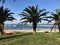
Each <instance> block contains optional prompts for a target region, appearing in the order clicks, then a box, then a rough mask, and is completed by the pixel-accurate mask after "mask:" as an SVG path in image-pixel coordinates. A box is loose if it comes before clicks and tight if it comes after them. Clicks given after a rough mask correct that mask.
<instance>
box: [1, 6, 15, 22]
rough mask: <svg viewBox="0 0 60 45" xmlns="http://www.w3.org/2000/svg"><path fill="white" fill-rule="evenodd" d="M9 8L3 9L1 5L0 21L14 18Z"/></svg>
mask: <svg viewBox="0 0 60 45" xmlns="http://www.w3.org/2000/svg"><path fill="white" fill-rule="evenodd" d="M12 14H14V13H11V12H10V10H9V9H8V8H6V9H3V6H1V7H0V22H1V23H3V22H5V21H6V20H9V21H12V20H13V19H14V20H15V18H14V17H13V16H12Z"/></svg>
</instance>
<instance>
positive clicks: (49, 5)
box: [0, 0, 60, 23]
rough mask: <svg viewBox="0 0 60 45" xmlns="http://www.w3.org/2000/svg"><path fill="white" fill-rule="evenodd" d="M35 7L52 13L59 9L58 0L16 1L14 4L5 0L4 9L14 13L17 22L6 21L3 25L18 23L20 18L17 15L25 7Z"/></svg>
mask: <svg viewBox="0 0 60 45" xmlns="http://www.w3.org/2000/svg"><path fill="white" fill-rule="evenodd" d="M1 5H2V4H1V2H0V6H1ZM36 5H38V7H39V9H46V11H49V12H54V10H55V9H58V8H60V0H16V1H15V2H13V0H6V2H5V3H4V8H9V9H10V10H11V12H14V15H13V16H14V17H15V18H16V19H18V20H17V21H13V22H8V21H6V22H5V23H19V19H20V18H21V17H20V16H19V15H18V14H21V12H23V9H25V8H26V7H28V6H36Z"/></svg>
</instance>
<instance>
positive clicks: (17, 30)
mask: <svg viewBox="0 0 60 45" xmlns="http://www.w3.org/2000/svg"><path fill="white" fill-rule="evenodd" d="M50 31H51V30H36V32H50ZM4 32H27V33H29V32H33V30H4ZM51 32H59V30H52V31H51Z"/></svg>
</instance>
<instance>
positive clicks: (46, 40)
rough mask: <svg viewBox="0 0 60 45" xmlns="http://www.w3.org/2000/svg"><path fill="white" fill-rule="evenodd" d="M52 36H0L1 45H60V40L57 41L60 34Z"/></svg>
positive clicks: (27, 34) (29, 34) (30, 34)
mask: <svg viewBox="0 0 60 45" xmlns="http://www.w3.org/2000/svg"><path fill="white" fill-rule="evenodd" d="M52 34H53V36H51V35H48V34H45V33H37V34H35V35H33V34H32V33H25V34H21V33H20V34H16V35H0V45H60V40H57V38H60V37H58V36H59V35H60V33H52ZM55 35H56V36H55Z"/></svg>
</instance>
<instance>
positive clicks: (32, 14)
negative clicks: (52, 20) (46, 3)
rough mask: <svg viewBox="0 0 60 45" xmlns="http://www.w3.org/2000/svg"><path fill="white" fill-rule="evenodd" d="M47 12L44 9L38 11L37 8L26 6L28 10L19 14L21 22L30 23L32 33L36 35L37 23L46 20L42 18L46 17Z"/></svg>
mask: <svg viewBox="0 0 60 45" xmlns="http://www.w3.org/2000/svg"><path fill="white" fill-rule="evenodd" d="M46 14H47V12H46V10H45V9H42V10H39V9H38V6H36V7H34V6H28V8H25V9H24V10H23V12H22V14H19V15H21V16H22V18H21V20H23V23H27V22H29V23H32V26H33V32H34V34H35V33H36V28H37V23H39V22H41V20H46V19H44V18H43V17H44V16H46Z"/></svg>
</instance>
